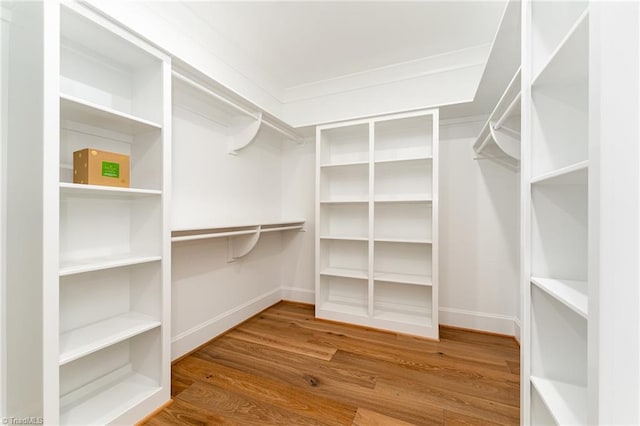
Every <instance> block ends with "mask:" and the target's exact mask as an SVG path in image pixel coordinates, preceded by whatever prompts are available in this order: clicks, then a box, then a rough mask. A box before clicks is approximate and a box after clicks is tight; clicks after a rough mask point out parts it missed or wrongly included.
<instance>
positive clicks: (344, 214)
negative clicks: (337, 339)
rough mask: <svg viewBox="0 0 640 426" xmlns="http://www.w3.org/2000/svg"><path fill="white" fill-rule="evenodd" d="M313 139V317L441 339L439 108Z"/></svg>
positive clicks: (331, 130) (325, 131)
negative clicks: (439, 327) (314, 242)
mask: <svg viewBox="0 0 640 426" xmlns="http://www.w3.org/2000/svg"><path fill="white" fill-rule="evenodd" d="M316 136H317V181H316V184H317V188H316V189H317V210H316V217H317V221H316V233H317V238H316V270H317V275H316V315H317V316H318V317H320V318H326V319H332V320H336V321H344V322H351V323H355V324H360V325H364V326H370V327H376V328H381V329H387V330H393V331H399V332H403V333H410V334H415V335H420V336H424V337H430V338H436V339H437V338H438V308H437V306H438V303H437V299H438V290H437V288H438V287H437V283H438V279H437V276H438V270H437V227H438V225H437V224H438V216H437V212H438V189H437V188H438V161H437V158H438V111H437V110H426V111H418V112H414V113H407V114H396V115H392V116H385V117H378V118H375V119H365V120H357V121H351V122H347V123H339V124H331V125H325V126H320V127H318V128H317V131H316Z"/></svg>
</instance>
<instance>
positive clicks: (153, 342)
mask: <svg viewBox="0 0 640 426" xmlns="http://www.w3.org/2000/svg"><path fill="white" fill-rule="evenodd" d="M170 69H171V64H170V60H169V58H168V57H166V56H165V55H164V54H162V53H160V52H159V51H157V50H155V49H154V48H152V47H150V46H148V45H146V44H144V43H143V42H142V41H139V40H137V39H135V38H134V37H133V36H131V35H130V34H128V33H126V32H125V31H123V30H122V29H120V28H117V27H115V26H113V25H112V24H111V23H110V22H108V21H106V20H104V19H103V18H101V17H100V16H97V15H95V14H93V13H92V12H90V11H88V10H86V9H84V8H82V7H80V6H71V7H67V6H61V11H60V159H59V164H60V185H59V190H60V227H59V253H60V272H59V275H60V290H59V300H58V301H57V303H58V306H59V339H58V346H59V360H58V363H59V366H60V367H59V368H60V371H59V389H56V390H55V391H54V390H52V391H51V392H50V394H51V395H59V399H60V404H59V405H60V407H59V412H58V413H49V422H51V423H60V424H101V423H108V422H113V421H130V420H134V421H135V420H137V419H140V418H141V417H144V416H145V415H146V414H147V413H148V412H149V411H150V410H152V409H153V408H155V407H157V406H159V405H161V404H163V403H164V402H166V401H167V400H168V399H169V393H168V389H169V378H168V369H169V366H168V365H169V358H168V341H169V315H168V312H169V308H168V307H169V306H170V304H169V291H168V288H169V279H170V274H169V270H170V269H169V268H170V239H169V238H170V234H169V228H168V224H169V221H168V217H167V216H168V214H167V213H168V206H169V197H168V188H169V186H168V185H169V176H170V168H169V164H170V162H169V155H168V154H169V153H170V144H169V142H170V134H171V131H170V114H169V112H170V91H169V88H170ZM87 147H90V148H96V149H100V150H105V151H112V152H118V153H121V154H126V155H129V156H130V158H131V188H116V187H108V186H95V185H79V184H74V183H72V182H73V176H72V161H73V156H72V154H73V152H74V151H76V150H80V149H83V148H87ZM49 302H50V303H56V302H55V301H48V302H47V303H49ZM127 419H130V420H127Z"/></svg>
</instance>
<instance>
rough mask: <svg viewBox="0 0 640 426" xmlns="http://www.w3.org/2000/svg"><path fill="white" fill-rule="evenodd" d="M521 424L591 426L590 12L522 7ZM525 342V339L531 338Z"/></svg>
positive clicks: (574, 7)
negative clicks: (522, 333) (523, 9)
mask: <svg viewBox="0 0 640 426" xmlns="http://www.w3.org/2000/svg"><path fill="white" fill-rule="evenodd" d="M523 7H526V8H527V9H526V10H525V14H524V15H523V16H524V22H523V28H524V29H525V32H524V33H523V39H524V40H525V44H524V46H525V48H524V49H523V51H524V52H527V55H525V56H524V64H523V70H524V69H525V68H526V71H524V72H523V79H522V81H523V84H522V93H523V94H525V95H524V96H523V98H522V105H523V109H522V114H523V118H524V129H525V132H524V133H523V134H524V138H523V157H522V158H523V159H524V162H526V164H525V163H524V162H523V175H522V181H523V226H524V234H523V235H524V236H525V239H524V241H523V254H524V255H523V274H524V277H523V282H524V301H525V304H524V310H525V313H524V321H523V322H524V323H525V328H526V330H525V333H524V336H525V339H524V342H523V353H524V355H523V360H524V362H523V375H522V378H523V380H522V387H523V398H524V401H523V422H524V423H525V424H529V423H530V424H549V423H552V424H553V423H555V424H558V425H568V424H591V423H597V422H595V421H593V420H589V419H590V418H592V417H591V416H592V415H593V411H591V408H590V402H589V401H590V400H591V399H590V394H591V395H593V394H594V390H595V388H594V386H595V385H594V383H593V381H592V378H590V377H589V376H590V373H589V371H590V370H591V371H593V369H594V360H593V359H591V356H590V355H589V354H590V349H589V345H592V344H594V342H590V339H589V335H590V331H589V329H590V328H591V327H594V326H595V325H594V322H593V321H592V318H591V312H590V309H589V306H590V305H591V303H590V301H589V299H590V297H591V291H590V280H591V277H590V275H589V272H588V271H589V268H588V265H589V262H596V261H597V260H596V259H595V258H594V256H593V254H592V253H591V254H590V251H591V250H590V248H589V234H590V233H591V232H593V231H594V229H593V227H592V226H591V225H590V223H591V222H590V219H589V216H590V214H591V212H590V210H589V202H588V199H589V194H590V192H591V188H590V184H589V160H590V158H589V105H588V102H589V6H588V4H587V2H545V1H533V2H530V3H526V6H523ZM527 336H528V337H527Z"/></svg>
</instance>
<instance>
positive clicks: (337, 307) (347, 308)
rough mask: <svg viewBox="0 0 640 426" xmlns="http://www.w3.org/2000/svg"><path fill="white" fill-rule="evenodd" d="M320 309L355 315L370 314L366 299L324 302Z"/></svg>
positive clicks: (363, 315)
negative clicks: (360, 300)
mask: <svg viewBox="0 0 640 426" xmlns="http://www.w3.org/2000/svg"><path fill="white" fill-rule="evenodd" d="M320 310H323V311H331V312H340V313H342V314H348V315H355V316H361V317H366V316H368V315H369V313H368V312H367V306H366V301H364V302H362V303H349V302H346V301H345V302H324V303H322V304H321V305H320Z"/></svg>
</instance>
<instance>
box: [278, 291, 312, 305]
mask: <svg viewBox="0 0 640 426" xmlns="http://www.w3.org/2000/svg"><path fill="white" fill-rule="evenodd" d="M280 289H281V290H282V300H290V301H292V302H301V303H312V304H313V303H316V292H315V291H313V290H309V289H304V288H296V287H281V288H280Z"/></svg>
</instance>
